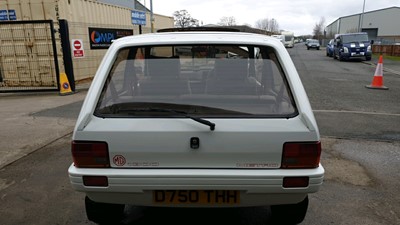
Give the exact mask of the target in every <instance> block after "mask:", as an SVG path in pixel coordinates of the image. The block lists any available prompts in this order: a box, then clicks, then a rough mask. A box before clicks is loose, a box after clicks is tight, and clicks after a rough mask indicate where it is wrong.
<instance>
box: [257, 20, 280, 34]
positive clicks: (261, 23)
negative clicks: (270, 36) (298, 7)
mask: <svg viewBox="0 0 400 225" xmlns="http://www.w3.org/2000/svg"><path fill="white" fill-rule="evenodd" d="M255 27H256V28H258V29H260V30H266V31H269V32H272V33H278V32H279V24H278V21H277V20H276V19H274V18H272V19H268V18H265V19H260V20H257V22H256V24H255Z"/></svg>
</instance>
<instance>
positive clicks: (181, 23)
mask: <svg viewBox="0 0 400 225" xmlns="http://www.w3.org/2000/svg"><path fill="white" fill-rule="evenodd" d="M173 16H174V20H175V27H181V28H184V27H196V26H199V21H198V20H197V19H194V18H192V16H191V15H190V14H189V13H188V11H187V10H185V9H183V10H179V11H175V12H174V14H173Z"/></svg>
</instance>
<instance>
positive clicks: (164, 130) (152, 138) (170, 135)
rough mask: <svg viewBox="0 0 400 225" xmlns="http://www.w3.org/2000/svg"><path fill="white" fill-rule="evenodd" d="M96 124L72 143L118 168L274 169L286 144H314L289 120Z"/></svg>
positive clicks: (297, 122)
mask: <svg viewBox="0 0 400 225" xmlns="http://www.w3.org/2000/svg"><path fill="white" fill-rule="evenodd" d="M209 120H210V121H212V122H214V123H215V124H216V127H215V130H214V131H211V130H210V129H209V127H208V126H205V125H203V124H200V123H197V122H195V121H193V120H191V119H186V118H182V119H124V118H120V119H116V118H109V119H102V118H97V117H93V118H92V119H91V121H90V122H89V123H88V125H87V126H86V127H85V129H84V131H78V132H77V133H76V134H75V140H76V141H79V140H81V141H85V140H91V141H101V142H106V143H107V145H108V152H109V160H110V166H111V167H116V168H117V167H118V168H122V167H123V168H264V169H265V168H279V167H280V165H281V160H282V149H283V145H284V143H287V142H304V141H318V136H317V134H316V133H315V131H310V130H309V129H308V128H307V126H306V125H305V123H304V122H303V120H301V119H300V116H297V117H295V118H291V119H272V118H269V119H209Z"/></svg>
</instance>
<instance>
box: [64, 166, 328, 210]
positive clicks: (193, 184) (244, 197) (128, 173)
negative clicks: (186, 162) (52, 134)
mask: <svg viewBox="0 0 400 225" xmlns="http://www.w3.org/2000/svg"><path fill="white" fill-rule="evenodd" d="M68 172H69V178H70V181H71V184H72V187H73V188H74V189H75V190H76V191H81V192H85V193H86V195H87V196H88V197H89V198H91V199H92V200H93V201H98V202H108V203H119V204H134V205H145V206H154V204H153V201H152V193H153V190H238V191H240V199H241V200H240V205H236V206H262V205H275V204H293V203H297V202H300V201H302V200H303V199H304V198H305V196H306V195H307V194H308V193H314V192H317V191H318V190H319V188H320V186H321V185H322V183H323V178H324V168H323V167H322V166H320V167H318V168H316V169H302V170H281V169H270V170H251V169H248V170H238V169H112V168H111V169H80V168H75V167H74V166H73V165H71V166H70V168H69V170H68ZM84 175H85V176H96V175H98V176H100V175H101V176H107V178H108V183H109V186H108V187H88V186H85V185H84V184H83V181H82V176H84ZM297 176H299V177H300V176H307V177H309V185H308V187H304V188H284V187H282V183H283V178H284V177H297ZM190 206H195V207H198V206H199V205H195V204H194V205H190ZM221 206H224V207H226V206H225V205H221ZM208 207H209V206H208Z"/></svg>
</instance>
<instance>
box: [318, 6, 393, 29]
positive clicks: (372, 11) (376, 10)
mask: <svg viewBox="0 0 400 225" xmlns="http://www.w3.org/2000/svg"><path fill="white" fill-rule="evenodd" d="M388 9H399V10H400V7H398V6H392V7H388V8H382V9H375V10H371V11H368V12H364V14H368V13H374V12H378V11H383V10H388ZM361 14H362V13H356V14H352V15H348V16H341V17H338V18H337V19H336V20H334V21H333V22H332V23H330V24H328V25H326V26H325V27H329V26H330V25H332V24H334V23H335V22H336V21H338V20H340V19H343V18H347V17H352V16H357V15H361Z"/></svg>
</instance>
